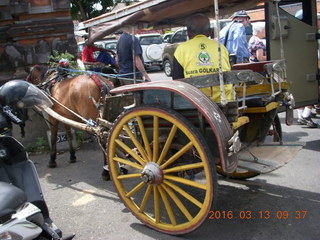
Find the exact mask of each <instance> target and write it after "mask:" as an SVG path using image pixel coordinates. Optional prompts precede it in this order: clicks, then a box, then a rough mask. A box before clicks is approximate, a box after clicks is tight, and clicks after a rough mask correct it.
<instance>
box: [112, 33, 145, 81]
mask: <svg viewBox="0 0 320 240" xmlns="http://www.w3.org/2000/svg"><path fill="white" fill-rule="evenodd" d="M133 51H134V56H133ZM117 62H118V65H119V74H120V76H121V77H123V78H130V79H133V78H134V67H135V71H136V79H143V77H144V79H145V81H151V79H150V77H149V75H148V74H147V72H146V70H145V68H144V64H143V58H142V48H141V45H140V42H139V40H138V38H137V37H135V36H134V37H132V35H131V34H129V31H128V30H127V29H124V30H123V33H122V35H121V36H120V38H119V40H118V43H117ZM120 82H121V84H122V85H124V84H132V83H133V81H126V80H120Z"/></svg>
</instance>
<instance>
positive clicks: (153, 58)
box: [137, 33, 165, 69]
mask: <svg viewBox="0 0 320 240" xmlns="http://www.w3.org/2000/svg"><path fill="white" fill-rule="evenodd" d="M137 38H138V39H139V41H140V44H141V47H142V56H143V60H144V63H145V67H146V68H147V69H148V68H151V67H153V66H159V67H160V68H162V52H163V48H164V45H165V43H164V41H163V38H162V36H161V35H160V34H159V33H149V34H140V35H137Z"/></svg>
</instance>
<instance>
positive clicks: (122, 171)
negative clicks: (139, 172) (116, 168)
mask: <svg viewBox="0 0 320 240" xmlns="http://www.w3.org/2000/svg"><path fill="white" fill-rule="evenodd" d="M120 173H121V174H122V175H126V174H128V170H127V169H125V168H123V167H120Z"/></svg>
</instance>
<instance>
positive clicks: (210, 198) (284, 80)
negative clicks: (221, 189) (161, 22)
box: [42, 0, 315, 234]
mask: <svg viewBox="0 0 320 240" xmlns="http://www.w3.org/2000/svg"><path fill="white" fill-rule="evenodd" d="M152 2H153V1H152ZM168 2H169V1H159V3H154V4H155V5H152V4H151V5H148V6H147V7H146V9H144V10H141V11H142V13H141V11H137V12H135V14H133V15H134V16H135V17H134V18H133V17H132V18H130V17H127V18H126V21H127V23H129V24H132V23H133V21H136V22H138V20H141V21H142V22H148V21H149V22H155V21H156V18H157V17H158V18H159V19H160V16H161V15H163V18H161V19H167V20H168V19H170V17H171V20H172V21H174V20H175V19H176V20H177V21H178V20H181V17H182V16H185V15H189V14H191V13H193V12H211V13H212V11H213V9H215V11H216V15H218V14H217V12H218V7H217V3H218V2H217V1H215V4H213V1H205V0H198V1H188V2H189V3H188V5H185V7H184V8H183V7H181V6H184V4H185V1H179V0H174V1H170V2H171V3H168ZM219 2H220V3H219V4H220V10H222V12H224V13H226V12H227V11H230V9H232V11H233V10H235V9H239V6H238V5H239V4H243V3H244V2H245V4H246V6H247V7H249V6H253V5H256V4H257V1H235V0H234V1H219ZM253 2H254V3H253ZM260 2H266V1H260ZM311 2H312V4H311V5H308V4H306V5H308V6H306V7H305V6H304V5H303V6H304V8H303V9H304V11H307V9H308V7H309V11H310V13H312V15H314V14H315V12H314V11H315V9H314V5H315V1H311ZM162 4H164V5H162ZM278 4H279V3H278V1H276V2H269V3H266V6H267V8H268V10H267V11H268V13H269V15H270V18H271V23H272V24H273V25H272V24H269V25H267V26H268V27H269V30H268V35H269V36H271V35H272V36H274V35H276V36H277V37H274V38H273V39H272V41H277V42H278V45H276V46H277V47H279V48H278V52H279V49H280V50H281V51H282V50H283V41H284V40H283V39H282V37H283V36H284V35H283V34H282V32H281V29H282V30H283V31H286V30H287V29H286V28H285V27H284V26H283V24H284V23H285V21H284V20H283V19H284V18H283V16H284V15H285V12H282V10H281V9H280V12H281V14H279V5H278ZM142 6H144V5H142ZM164 6H166V7H170V9H171V10H170V11H169V10H168V9H167V8H165V7H164ZM230 6H232V7H230ZM240 7H243V5H242V6H240ZM139 8H141V5H139ZM228 9H229V10H228ZM131 10H132V9H131ZM154 11H157V12H154ZM166 11H167V12H166ZM164 12H166V14H164ZM170 14H171V15H170ZM120 15H121V14H120ZM269 15H268V16H269ZM137 16H139V17H140V18H138V19H137V18H136V17H137ZM128 19H129V20H128ZM278 20H279V21H278ZM289 20H292V19H291V17H289ZM292 21H293V20H292ZM312 21H313V20H312ZM117 24H118V25H117ZM121 24H124V23H123V21H122V20H121V21H120V23H114V22H113V24H112V25H111V26H110V27H109V29H108V31H114V30H115V29H117V28H120V27H121V26H122V25H121ZM277 24H279V25H277ZM291 27H293V24H292V25H291ZM106 32H107V30H105V32H104V33H106ZM270 42H271V40H270ZM279 42H280V46H279ZM312 46H314V45H312ZM269 48H272V49H273V48H274V47H273V46H271V45H269ZM273 50H274V49H273ZM281 51H280V52H281ZM275 52H276V51H275ZM269 54H270V55H269V56H276V57H278V56H279V55H276V54H274V55H272V54H271V53H270V52H269ZM281 57H283V55H282V56H281ZM269 59H271V58H270V57H269ZM274 59H275V58H274ZM280 59H281V60H269V61H265V62H259V63H245V64H235V65H233V68H232V70H231V71H228V72H222V71H219V72H217V73H214V74H210V75H205V76H200V77H194V78H188V79H179V80H177V81H156V82H146V83H138V84H130V85H124V86H120V87H117V88H113V89H111V90H110V91H108V93H107V94H105V95H104V96H103V97H100V99H99V97H98V96H96V95H95V94H92V92H93V90H92V89H93V86H91V85H90V86H89V85H85V86H84V88H86V87H87V89H91V90H90V94H91V95H92V97H93V98H94V99H95V100H93V101H92V102H93V103H94V104H95V105H99V108H98V111H97V112H96V113H95V114H96V118H95V119H94V122H93V123H92V121H91V122H90V121H88V118H86V119H87V120H85V121H86V123H80V122H79V121H78V120H79V119H78V120H76V119H74V118H72V117H68V116H63V114H62V113H61V112H60V111H59V110H58V108H61V106H56V108H53V109H52V108H51V107H45V106H42V110H43V111H45V112H47V113H48V114H49V115H50V116H51V117H52V118H53V119H56V120H58V121H60V122H63V123H65V124H67V125H69V126H72V127H75V128H78V129H82V130H85V131H88V132H90V133H93V134H96V135H97V137H98V140H99V143H100V145H101V148H102V150H103V151H104V153H105V156H106V158H107V161H108V169H109V172H110V175H111V179H112V181H113V183H114V186H115V188H116V190H117V192H118V195H119V197H120V198H121V200H122V201H123V203H124V204H125V205H126V207H127V208H128V209H129V210H130V211H131V212H132V213H133V214H134V215H135V216H136V217H137V218H138V219H139V220H141V221H142V222H143V223H145V224H146V225H148V226H150V227H151V228H154V229H156V230H158V231H161V232H165V233H169V234H184V233H188V232H190V231H192V230H194V229H196V228H197V227H198V226H199V225H200V224H201V223H202V222H203V221H204V220H205V219H206V218H207V216H208V213H209V211H210V209H211V207H212V204H213V203H214V201H215V199H216V196H217V190H218V184H217V173H219V174H221V175H223V176H226V177H231V178H238V179H246V178H250V177H254V176H257V175H258V174H260V173H268V172H271V171H273V170H275V169H277V168H279V167H281V166H282V165H284V164H285V163H287V162H288V161H290V159H292V158H293V156H294V155H295V153H296V152H297V151H298V150H299V149H300V148H301V146H298V145H295V144H285V143H284V142H283V140H282V131H281V123H280V118H279V116H278V113H279V112H283V111H286V123H287V124H291V122H292V118H293V115H292V111H293V108H294V99H293V97H292V94H291V92H290V90H291V87H292V85H293V84H294V83H293V80H290V81H289V80H288V79H289V78H288V73H287V70H288V62H290V61H286V60H284V59H283V58H280ZM110 78H112V76H110ZM310 82H311V81H310ZM86 84H87V83H86ZM224 84H232V85H233V91H234V92H233V96H234V98H233V99H232V100H231V101H230V100H229V101H228V100H226V98H225V96H224V92H223V90H221V101H220V102H214V101H212V100H211V99H210V98H209V97H208V96H206V95H205V94H204V93H203V92H201V91H200V90H199V89H200V88H204V87H214V86H222V88H221V89H223V85H224ZM69 89H70V87H69ZM78 92H79V89H78ZM60 95H62V97H65V96H63V94H62V93H60ZM58 98H59V97H58ZM98 101H99V102H98ZM305 102H306V101H305ZM62 104H63V103H62ZM64 104H66V103H64ZM76 104H79V102H77V103H76ZM56 105H57V104H56ZM80 115H81V114H80ZM93 116H95V115H93ZM77 117H78V118H79V116H77ZM269 135H271V136H272V137H273V139H272V140H271V141H268V142H267V143H265V140H266V138H267V136H269ZM123 169H125V171H123Z"/></svg>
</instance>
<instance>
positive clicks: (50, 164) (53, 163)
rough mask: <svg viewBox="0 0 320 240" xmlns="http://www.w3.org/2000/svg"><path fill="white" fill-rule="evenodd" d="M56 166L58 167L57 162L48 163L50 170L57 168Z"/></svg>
mask: <svg viewBox="0 0 320 240" xmlns="http://www.w3.org/2000/svg"><path fill="white" fill-rule="evenodd" d="M56 166H57V163H56V162H53V161H50V162H49V163H48V167H49V168H55V167H56Z"/></svg>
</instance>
